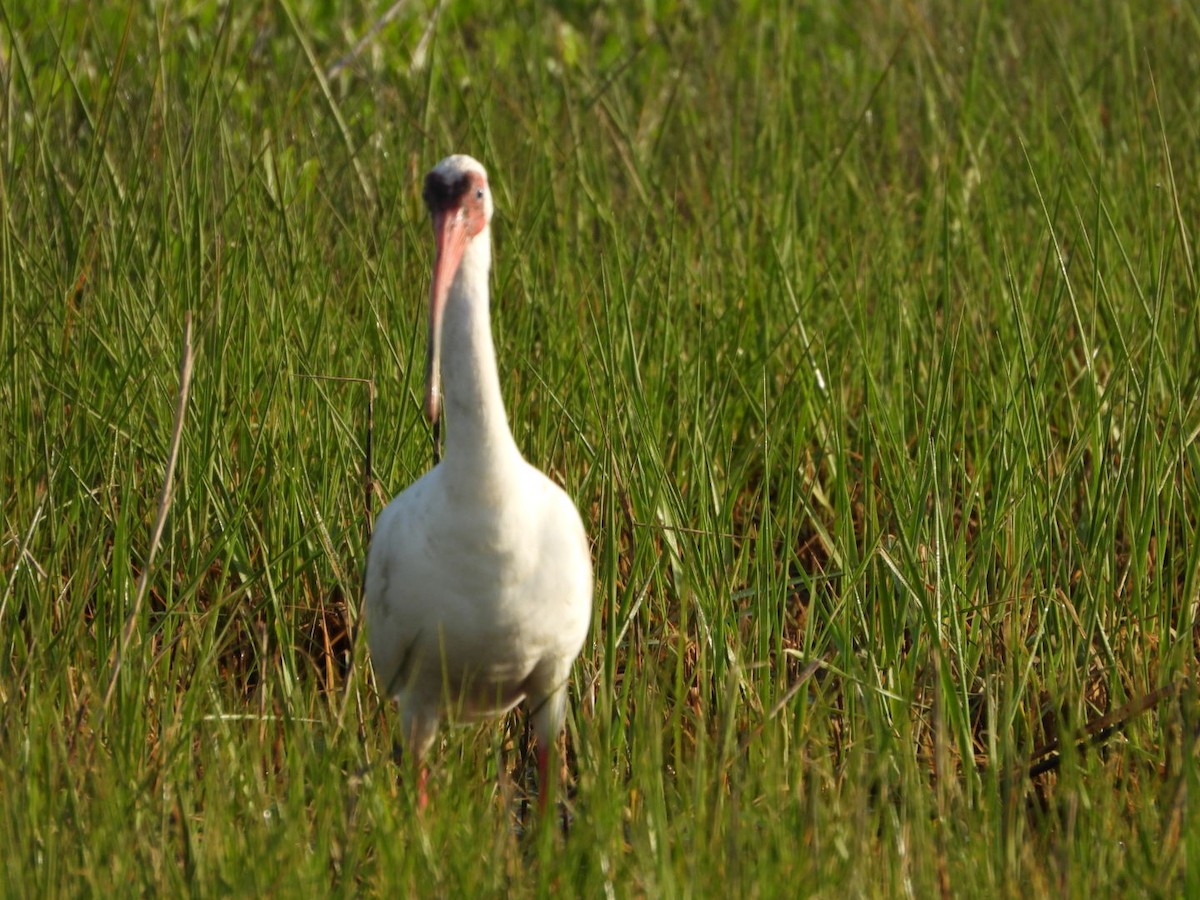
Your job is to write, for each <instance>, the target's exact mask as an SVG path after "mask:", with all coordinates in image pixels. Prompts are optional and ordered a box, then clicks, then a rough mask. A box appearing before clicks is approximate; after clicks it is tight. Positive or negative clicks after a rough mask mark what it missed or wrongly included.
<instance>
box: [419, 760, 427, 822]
mask: <svg viewBox="0 0 1200 900" xmlns="http://www.w3.org/2000/svg"><path fill="white" fill-rule="evenodd" d="M428 779H429V766H427V765H425V763H423V762H420V763H417V812H422V813H423V812H425V807H427V806H428V805H429V794H428V793H426V791H425V782H426V781H427V780H428Z"/></svg>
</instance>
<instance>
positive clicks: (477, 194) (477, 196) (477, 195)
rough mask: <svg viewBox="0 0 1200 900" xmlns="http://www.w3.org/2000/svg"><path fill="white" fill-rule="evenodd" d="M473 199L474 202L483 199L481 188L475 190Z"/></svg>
mask: <svg viewBox="0 0 1200 900" xmlns="http://www.w3.org/2000/svg"><path fill="white" fill-rule="evenodd" d="M475 199H476V200H482V199H483V188H475Z"/></svg>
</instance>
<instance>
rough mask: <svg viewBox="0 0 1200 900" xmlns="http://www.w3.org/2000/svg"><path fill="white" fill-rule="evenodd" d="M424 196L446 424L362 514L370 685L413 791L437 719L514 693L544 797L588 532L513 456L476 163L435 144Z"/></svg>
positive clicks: (431, 370)
mask: <svg viewBox="0 0 1200 900" xmlns="http://www.w3.org/2000/svg"><path fill="white" fill-rule="evenodd" d="M425 203H426V205H427V206H428V207H429V214H430V217H431V218H432V219H433V233H434V238H435V240H436V245H437V254H436V258H435V261H434V264H433V284H432V287H431V289H430V292H429V348H428V351H429V355H428V363H427V366H426V370H425V414H426V415H427V416H428V417H429V419H430V421H431V422H433V423H435V424H436V422H437V421H438V414H439V393H440V392H439V378H440V379H441V380H442V381H444V385H445V392H444V393H445V407H446V414H447V417H448V419H449V422H448V426H449V427H448V429H447V433H446V449H445V453H444V455H443V457H442V459H441V461H440V462H439V463H437V464H436V465H435V466H434V467H433V468H432V469H430V470H429V471H428V472H427V473H426V474H425V475H424V476H422V477H421V478H420V479H418V480H417V481H416V482H414V483H413V484H412V485H410V486H409V487H408V488H407V489H406V490H405V491H404V492H403V493H401V494H400V495H399V496H398V497H396V498H395V499H394V500H392V502H391V503H389V504H388V506H387V508H386V509H384V511H383V513H382V514H380V516H379V519H378V521H377V522H376V527H375V535H374V537H373V539H372V540H371V549H370V552H369V554H368V557H367V576H366V615H367V628H368V632H367V634H368V644H369V645H370V649H371V658H372V660H373V661H374V665H375V674H376V677H377V679H378V682H379V685H380V687H381V688H383V689H384V690H386V692H387V694H388V695H390V696H393V697H395V698H396V700H397V701H398V702H399V707H400V720H401V723H402V727H403V734H402V736H401V737H402V745H403V747H404V749H405V751H406V752H407V753H408V754H410V755H411V756H412V757H413V759H414V762H415V763H416V766H417V772H418V775H417V790H418V804H419V806H421V807H424V806H425V805H426V802H427V800H426V793H425V778H426V771H427V770H426V768H425V765H424V762H423V759H424V756H425V754H426V753H427V752H428V750H429V748H430V746H431V745H432V744H433V741H434V738H435V736H436V734H437V729H438V724H439V723H440V722H441V720H442V719H443V718H448V719H451V720H456V721H472V720H477V719H481V718H486V717H489V716H497V715H500V714H502V713H504V712H506V711H508V710H510V709H512V708H513V707H514V706H516V705H517V704H518V703H520V702H521V701H522V700H524V701H525V702H526V704H527V705H528V708H529V712H530V715H531V717H532V721H533V729H534V734H535V736H536V738H537V747H538V750H537V755H538V772H539V780H538V793H539V800H540V803H541V805H542V808H545V804H546V801H547V798H548V796H549V783H550V771H549V763H550V757H551V750H552V748H553V747H554V744H555V742H556V740H557V738H558V734H559V732H560V731H561V729H562V726H563V716H564V714H565V712H566V701H567V677H568V674H569V671H570V668H571V664H572V663H573V662H574V661H575V657H576V656H578V655H579V651H580V649H581V648H582V647H583V641H584V637H585V635H586V633H587V628H588V623H589V622H590V621H591V608H592V567H591V558H590V554H589V552H588V544H587V535H586V534H585V533H584V529H583V523H582V521H581V520H580V518H579V512H578V511H577V510H576V508H575V504H574V503H572V502H571V498H570V497H568V496H567V494H566V492H565V491H563V490H562V489H561V488H560V487H558V485H556V484H555V483H554V482H553V481H551V480H550V479H549V478H547V477H546V476H545V475H543V474H542V473H541V472H539V471H538V470H537V469H535V468H534V467H533V466H531V465H530V464H529V463H528V462H526V461H525V459H524V458H523V457H522V456H521V452H520V451H519V450H518V449H517V445H516V442H515V441H514V440H513V436H512V432H511V431H510V430H509V427H508V417H507V415H506V414H505V411H504V403H503V400H502V399H501V396H500V378H499V375H498V373H497V371H496V354H495V349H494V348H493V345H492V330H491V325H490V323H489V321H488V314H489V311H488V272H489V271H490V269H491V265H492V238H491V231H490V229H489V227H488V226H489V223H490V222H491V219H492V192H491V188H490V187H488V178H487V172H486V171H485V170H484V168H483V166H482V165H480V164H479V163H478V162H477V161H476V160H474V159H472V158H471V157H469V156H449V157H447V158H446V159H443V160H442V161H441V162H440V163H438V164H437V166H436V167H435V168H434V169H433V171H431V172H430V173H429V174H428V175H427V176H426V177H425Z"/></svg>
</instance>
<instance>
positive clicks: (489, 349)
mask: <svg viewBox="0 0 1200 900" xmlns="http://www.w3.org/2000/svg"><path fill="white" fill-rule="evenodd" d="M491 264H492V254H491V235H490V234H489V231H488V229H486V228H485V229H484V231H482V232H481V233H480V234H478V235H476V237H475V239H474V240H472V241H471V243H470V244H469V245H468V246H467V249H466V251H465V252H464V253H463V258H462V262H461V263H460V264H459V267H458V273H457V274H456V275H455V278H454V283H453V285H451V287H450V292H449V296H448V297H447V298H446V310H445V320H444V322H443V325H442V328H443V332H442V390H443V394H444V398H445V410H446V415H447V419H448V422H447V430H446V452H445V456H444V458H443V463H444V464H445V465H446V466H447V467H449V468H457V467H464V468H466V469H470V470H472V471H474V472H480V473H482V472H486V471H489V470H496V469H498V468H503V467H504V466H506V465H508V464H510V463H511V462H512V461H513V459H514V458H515V459H519V458H520V454H519V452H518V451H517V447H516V443H515V441H514V440H513V436H512V432H511V431H510V430H509V427H508V416H507V414H506V413H505V411H504V400H503V398H502V397H501V395H500V376H499V373H498V372H497V370H496V350H495V347H494V345H493V344H492V326H491V322H490V320H489V313H490V311H489V301H488V273H489V271H490V269H491Z"/></svg>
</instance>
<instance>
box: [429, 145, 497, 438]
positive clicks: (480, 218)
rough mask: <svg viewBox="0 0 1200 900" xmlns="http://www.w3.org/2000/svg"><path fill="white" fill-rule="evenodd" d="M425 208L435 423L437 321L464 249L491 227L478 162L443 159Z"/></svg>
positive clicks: (483, 173) (434, 417)
mask: <svg viewBox="0 0 1200 900" xmlns="http://www.w3.org/2000/svg"><path fill="white" fill-rule="evenodd" d="M424 197H425V205H426V206H428V207H429V217H430V218H431V219H432V220H433V235H434V239H435V241H436V242H437V257H436V259H435V260H434V263H433V284H432V285H431V286H430V289H429V348H428V350H429V352H428V356H427V361H426V368H425V415H426V416H427V417H428V418H429V421H430V422H436V421H437V419H438V404H439V402H440V401H439V399H438V398H439V380H440V378H441V354H442V315H443V312H444V310H445V307H446V297H447V296H448V295H449V293H450V286H451V285H452V284H453V283H454V278H455V276H456V275H457V274H458V267H459V266H460V265H461V264H462V260H463V254H464V253H465V252H466V249H467V247H468V246H470V244H471V242H472V241H474V240H475V239H476V238H477V237H478V236H479V235H480V234H482V233H483V232H484V231H485V230H486V229H487V227H488V223H489V222H491V221H492V190H491V188H490V187H489V186H488V177H487V170H485V169H484V168H483V166H482V165H481V164H480V163H479V161H478V160H475V159H473V158H471V157H470V156H464V155H462V154H457V155H455V156H447V157H446V158H445V159H443V160H442V161H441V162H440V163H438V164H437V165H436V166H434V167H433V169H432V170H430V172H429V174H428V175H426V176H425V191H424Z"/></svg>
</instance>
